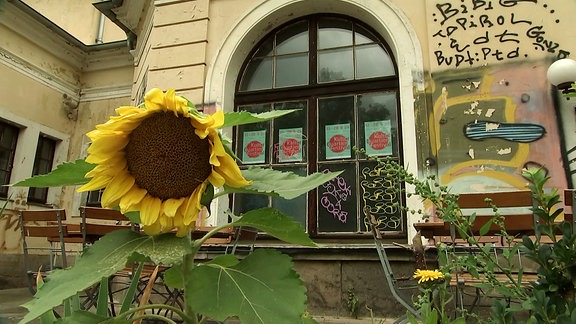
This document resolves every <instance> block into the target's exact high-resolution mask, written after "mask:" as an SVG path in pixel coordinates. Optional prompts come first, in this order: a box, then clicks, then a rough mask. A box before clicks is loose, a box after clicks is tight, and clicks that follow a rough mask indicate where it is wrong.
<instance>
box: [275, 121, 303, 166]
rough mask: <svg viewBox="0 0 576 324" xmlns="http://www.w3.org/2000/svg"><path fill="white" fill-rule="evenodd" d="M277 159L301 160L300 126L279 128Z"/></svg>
mask: <svg viewBox="0 0 576 324" xmlns="http://www.w3.org/2000/svg"><path fill="white" fill-rule="evenodd" d="M278 135H279V136H278V137H279V139H278V140H279V144H280V145H279V147H278V151H279V152H278V161H280V162H300V161H302V127H298V128H286V129H280V130H279V134H278Z"/></svg>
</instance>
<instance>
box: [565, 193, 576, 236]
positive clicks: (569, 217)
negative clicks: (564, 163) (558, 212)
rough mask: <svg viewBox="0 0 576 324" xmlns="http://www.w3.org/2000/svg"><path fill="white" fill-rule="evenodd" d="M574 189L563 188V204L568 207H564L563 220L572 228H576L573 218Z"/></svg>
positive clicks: (575, 200) (575, 206)
mask: <svg viewBox="0 0 576 324" xmlns="http://www.w3.org/2000/svg"><path fill="white" fill-rule="evenodd" d="M574 190H575V189H565V190H564V206H566V207H570V208H569V209H568V208H565V209H564V220H565V221H568V222H570V223H571V224H572V230H576V223H575V221H576V219H575V218H574V211H575V210H574V209H575V208H576V194H574Z"/></svg>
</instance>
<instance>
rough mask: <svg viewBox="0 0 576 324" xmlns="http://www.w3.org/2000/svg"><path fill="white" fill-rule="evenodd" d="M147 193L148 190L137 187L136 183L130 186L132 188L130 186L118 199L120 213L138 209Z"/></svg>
mask: <svg viewBox="0 0 576 324" xmlns="http://www.w3.org/2000/svg"><path fill="white" fill-rule="evenodd" d="M147 193H148V191H146V189H142V188H140V187H138V185H135V186H132V188H130V190H129V191H128V192H127V193H126V194H125V195H124V196H122V198H121V199H120V203H119V205H120V210H121V211H122V213H127V212H129V211H134V210H138V209H137V207H138V206H139V204H140V202H141V201H142V199H144V197H145V196H146V194H147Z"/></svg>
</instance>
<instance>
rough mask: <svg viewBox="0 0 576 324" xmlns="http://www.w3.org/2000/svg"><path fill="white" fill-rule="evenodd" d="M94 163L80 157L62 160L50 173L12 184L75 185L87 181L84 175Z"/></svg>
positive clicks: (22, 185)
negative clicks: (72, 159) (70, 160)
mask: <svg viewBox="0 0 576 324" xmlns="http://www.w3.org/2000/svg"><path fill="white" fill-rule="evenodd" d="M95 166H96V165H95V164H91V163H88V162H86V161H84V160H82V159H80V160H76V161H74V162H64V163H62V164H60V165H58V166H57V167H56V169H54V170H52V171H51V172H50V173H47V174H42V175H37V176H34V177H31V178H28V179H25V180H22V181H19V182H16V183H15V184H12V186H14V187H39V188H44V187H61V186H77V185H82V184H85V183H87V182H88V181H89V180H90V179H89V178H85V177H84V175H85V174H86V173H88V171H90V170H92V169H94V167H95Z"/></svg>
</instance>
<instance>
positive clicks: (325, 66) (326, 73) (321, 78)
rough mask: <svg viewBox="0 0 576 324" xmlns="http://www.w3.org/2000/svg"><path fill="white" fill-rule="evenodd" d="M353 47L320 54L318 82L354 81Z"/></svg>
mask: <svg viewBox="0 0 576 324" xmlns="http://www.w3.org/2000/svg"><path fill="white" fill-rule="evenodd" d="M353 63H354V59H353V56H352V47H347V48H340V49H335V50H326V51H322V52H319V53H318V82H333V81H344V80H352V79H353V78H354V64H353Z"/></svg>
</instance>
